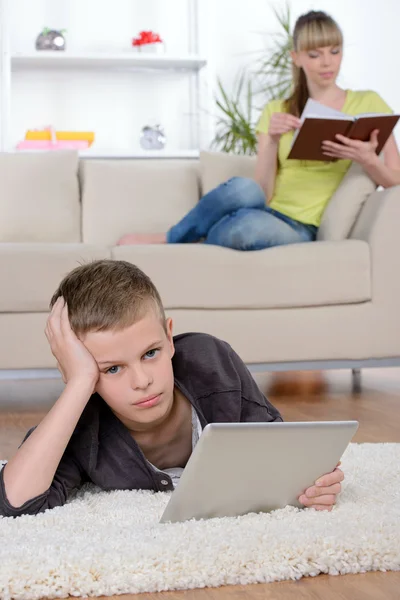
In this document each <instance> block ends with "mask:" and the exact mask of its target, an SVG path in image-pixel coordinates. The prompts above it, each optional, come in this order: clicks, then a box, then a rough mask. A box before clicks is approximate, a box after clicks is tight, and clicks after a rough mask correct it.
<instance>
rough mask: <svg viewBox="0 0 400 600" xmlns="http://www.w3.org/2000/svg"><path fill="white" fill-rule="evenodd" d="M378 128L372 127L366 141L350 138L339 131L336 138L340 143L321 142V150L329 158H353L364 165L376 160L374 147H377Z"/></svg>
mask: <svg viewBox="0 0 400 600" xmlns="http://www.w3.org/2000/svg"><path fill="white" fill-rule="evenodd" d="M378 133H379V130H378V129H374V131H373V132H372V133H371V137H370V138H369V140H368V142H360V141H359V140H351V139H349V138H347V137H346V136H344V135H340V134H339V133H338V134H337V135H336V139H337V140H338V141H339V142H340V143H335V142H329V141H327V140H325V141H324V142H322V151H323V153H324V154H325V156H330V157H331V158H340V159H342V160H353V161H354V162H357V163H359V164H360V165H361V166H363V167H365V166H367V165H370V164H372V163H373V162H374V161H376V157H377V155H376V149H377V147H378Z"/></svg>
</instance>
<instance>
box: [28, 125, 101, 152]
mask: <svg viewBox="0 0 400 600" xmlns="http://www.w3.org/2000/svg"><path fill="white" fill-rule="evenodd" d="M93 142H94V132H93V131H56V130H55V129H54V128H53V127H45V128H44V129H29V130H28V131H27V132H26V134H25V139H24V140H23V141H22V142H19V143H18V144H17V150H85V149H87V148H89V147H90V146H91V145H92V144H93Z"/></svg>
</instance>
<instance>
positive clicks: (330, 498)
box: [299, 494, 336, 507]
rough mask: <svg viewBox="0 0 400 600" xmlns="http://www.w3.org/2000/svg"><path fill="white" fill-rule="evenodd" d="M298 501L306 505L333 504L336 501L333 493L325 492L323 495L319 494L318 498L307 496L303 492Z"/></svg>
mask: <svg viewBox="0 0 400 600" xmlns="http://www.w3.org/2000/svg"><path fill="white" fill-rule="evenodd" d="M299 502H301V504H304V506H307V507H311V506H312V507H316V506H333V504H335V502H336V496H335V494H325V495H324V496H319V497H318V498H307V496H306V495H305V494H303V495H302V496H300V498H299Z"/></svg>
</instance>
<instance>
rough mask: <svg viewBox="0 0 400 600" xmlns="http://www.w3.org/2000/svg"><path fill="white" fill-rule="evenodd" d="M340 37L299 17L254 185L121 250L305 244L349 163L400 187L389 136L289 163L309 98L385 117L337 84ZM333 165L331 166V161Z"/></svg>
mask: <svg viewBox="0 0 400 600" xmlns="http://www.w3.org/2000/svg"><path fill="white" fill-rule="evenodd" d="M342 46H343V37H342V32H341V30H340V28H339V26H338V25H337V23H336V22H335V21H334V20H333V19H332V18H331V17H330V16H329V15H327V14H326V13H324V12H320V11H319V12H315V11H311V12H309V13H307V14H305V15H303V16H301V17H300V18H299V19H298V20H297V22H296V25H295V28H294V32H293V51H292V52H291V57H292V61H293V93H292V95H291V96H290V98H288V99H287V100H274V101H272V102H270V103H269V104H268V105H267V106H266V107H265V109H264V111H263V113H262V115H261V118H260V120H259V122H258V125H257V133H258V135H259V138H258V153H257V164H256V177H255V178H256V181H253V180H250V179H246V178H241V177H235V178H233V179H230V180H229V181H227V182H226V183H223V184H222V185H220V186H219V187H217V188H216V189H214V190H212V191H211V192H209V193H208V194H206V195H205V196H203V198H202V199H201V200H200V201H199V203H198V205H197V206H196V207H195V208H194V209H192V210H191V211H190V212H189V213H188V214H187V215H186V216H185V217H184V218H183V219H182V220H181V221H180V222H179V223H178V224H176V225H175V226H174V227H172V228H171V229H170V230H169V231H168V232H167V233H159V234H151V235H148V234H147V235H132V234H130V235H126V236H124V237H123V238H122V239H120V240H119V242H118V243H119V244H138V243H141V244H149V243H170V244H173V243H184V242H197V241H199V240H201V239H203V240H204V242H205V243H207V244H214V245H218V246H225V247H228V248H233V249H236V250H261V249H263V248H269V247H271V246H279V245H282V244H292V243H299V242H311V241H314V240H315V238H316V234H317V231H318V226H319V224H320V222H321V218H322V215H323V212H324V209H325V207H326V205H327V203H328V201H329V199H330V197H331V196H332V194H333V192H334V191H335V190H336V189H337V187H338V186H339V184H340V182H341V180H342V179H343V177H344V175H345V173H346V171H347V170H348V168H349V166H350V164H351V162H352V161H355V162H358V163H359V164H360V165H361V166H362V167H363V169H364V170H365V171H366V172H367V173H368V175H369V176H370V177H371V178H372V179H373V180H374V181H375V182H376V184H377V185H381V186H383V187H390V186H393V185H398V184H400V156H399V152H398V149H397V146H396V142H395V139H394V137H393V135H391V137H390V138H389V140H388V141H387V143H386V145H385V148H384V161H381V160H380V159H379V157H378V156H377V154H376V148H377V145H378V142H377V139H378V133H379V132H378V131H377V130H376V131H374V132H373V133H372V134H371V137H370V140H369V141H367V142H359V141H354V140H350V139H348V138H346V137H344V136H341V135H338V136H337V142H335V143H334V142H329V141H326V142H324V144H323V150H324V154H326V156H327V162H321V161H298V160H288V159H287V155H288V154H289V149H290V145H291V142H292V139H293V135H294V132H295V130H296V129H298V128H299V126H300V119H299V117H300V115H301V113H302V111H303V109H304V106H305V104H306V102H307V99H308V98H313V99H314V100H316V101H318V102H320V103H322V104H325V105H326V106H329V107H331V108H334V109H336V110H340V111H342V112H344V113H347V114H350V115H356V114H359V113H366V112H377V113H391V112H392V111H391V109H390V108H389V106H388V105H387V104H386V103H385V102H384V101H383V100H382V98H380V96H379V95H378V94H376V93H375V92H371V91H352V90H344V89H342V88H340V87H339V86H338V85H337V83H336V80H337V77H338V75H339V70H340V65H341V62H342ZM332 158H333V159H338V160H335V161H332V160H331V159H332Z"/></svg>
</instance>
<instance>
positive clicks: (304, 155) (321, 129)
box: [288, 115, 400, 162]
mask: <svg viewBox="0 0 400 600" xmlns="http://www.w3.org/2000/svg"><path fill="white" fill-rule="evenodd" d="M399 118H400V115H371V116H360V117H355V118H353V117H349V118H348V119H346V118H343V119H334V118H329V117H328V118H317V117H307V118H306V119H305V120H304V123H303V124H302V126H301V128H300V129H299V131H298V134H297V136H296V138H295V140H294V142H293V145H292V148H291V150H290V152H289V155H288V158H291V159H297V160H322V161H325V162H327V161H330V160H335V159H333V158H331V157H329V156H326V155H325V154H323V152H322V142H323V141H324V140H329V141H331V142H336V143H340V142H338V140H337V139H336V137H335V136H336V134H338V133H340V134H342V135H345V136H346V137H349V138H350V139H353V140H360V141H364V142H365V141H368V140H369V138H370V136H371V133H372V132H373V130H374V129H379V133H378V142H379V145H378V148H377V150H376V153H377V154H379V153H380V152H381V151H382V148H383V146H384V145H385V144H386V142H387V140H388V138H389V136H390V134H391V133H392V131H393V129H394V127H395V125H396V123H397V121H398V120H399Z"/></svg>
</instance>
